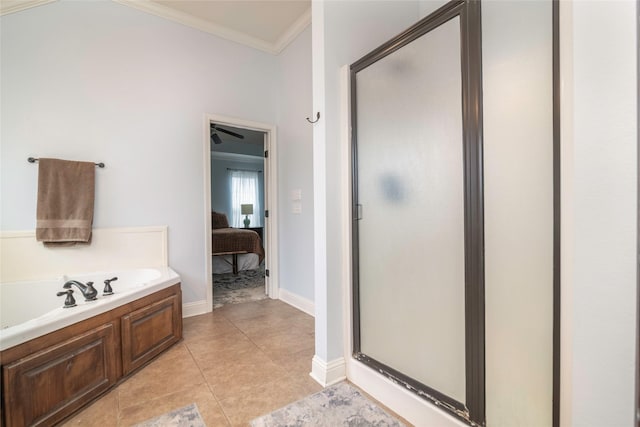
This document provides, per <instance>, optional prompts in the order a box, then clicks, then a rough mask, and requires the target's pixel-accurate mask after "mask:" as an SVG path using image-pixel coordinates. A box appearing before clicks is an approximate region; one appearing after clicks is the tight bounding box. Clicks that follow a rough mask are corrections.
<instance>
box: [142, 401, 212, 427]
mask: <svg viewBox="0 0 640 427" xmlns="http://www.w3.org/2000/svg"><path fill="white" fill-rule="evenodd" d="M134 427H207V425H206V424H205V423H204V421H202V417H201V416H200V412H199V411H198V406H197V405H196V404H195V403H192V404H191V405H189V406H185V407H184V408H180V409H176V410H174V411H171V412H168V413H166V414H164V415H160V416H159V417H156V418H152V419H150V420H147V421H145V422H143V423H140V424H136V425H135V426H134Z"/></svg>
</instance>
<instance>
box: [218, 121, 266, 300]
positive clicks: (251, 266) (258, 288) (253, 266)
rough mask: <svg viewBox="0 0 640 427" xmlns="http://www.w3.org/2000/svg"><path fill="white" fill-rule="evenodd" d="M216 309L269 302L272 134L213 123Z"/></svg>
mask: <svg viewBox="0 0 640 427" xmlns="http://www.w3.org/2000/svg"><path fill="white" fill-rule="evenodd" d="M210 152H211V164H210V166H211V169H210V170H211V174H210V175H211V229H212V234H211V236H212V238H211V254H212V255H211V266H212V292H213V302H212V306H213V309H214V310H215V309H218V308H221V307H223V306H224V305H228V304H239V303H243V302H250V301H258V300H261V299H265V298H268V293H269V292H268V287H267V275H268V274H269V271H268V268H267V267H266V263H267V259H268V257H267V255H268V254H267V250H266V248H267V247H268V245H267V243H268V242H267V240H266V237H267V235H268V233H267V218H268V210H267V209H266V206H267V202H268V197H267V191H266V189H267V182H268V181H267V180H268V177H267V167H268V165H267V163H266V155H267V153H268V134H267V132H264V131H261V130H254V129H248V128H244V127H237V126H231V125H229V124H226V123H220V122H216V121H211V122H210Z"/></svg>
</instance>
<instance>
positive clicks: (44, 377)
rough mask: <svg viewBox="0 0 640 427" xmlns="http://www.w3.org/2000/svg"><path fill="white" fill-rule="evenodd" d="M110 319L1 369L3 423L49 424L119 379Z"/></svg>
mask: <svg viewBox="0 0 640 427" xmlns="http://www.w3.org/2000/svg"><path fill="white" fill-rule="evenodd" d="M117 348H118V345H117V339H116V331H115V328H114V325H113V323H108V324H105V325H102V326H100V327H97V328H95V329H92V330H90V331H87V332H85V333H83V334H81V335H79V336H78V337H74V338H72V339H69V340H67V341H64V342H62V343H60V344H57V345H54V346H51V347H48V348H46V349H44V350H42V351H39V352H37V353H35V354H33V355H31V356H28V357H25V358H22V359H19V360H17V361H15V362H13V363H11V364H9V365H6V366H4V367H3V375H4V390H11V392H10V393H7V394H5V396H4V400H5V402H4V403H5V405H4V409H5V417H6V420H7V425H10V426H31V425H52V424H54V423H56V422H58V421H60V420H61V419H63V418H64V417H66V416H67V415H69V414H71V413H72V412H74V411H75V410H77V409H78V408H80V407H81V406H83V405H84V404H86V403H87V402H89V401H91V400H92V399H93V398H95V397H96V396H98V395H99V394H101V393H102V392H104V391H106V390H107V389H109V387H111V385H113V384H114V383H115V382H116V380H117V376H118V375H117V370H116V368H117V366H116V360H117Z"/></svg>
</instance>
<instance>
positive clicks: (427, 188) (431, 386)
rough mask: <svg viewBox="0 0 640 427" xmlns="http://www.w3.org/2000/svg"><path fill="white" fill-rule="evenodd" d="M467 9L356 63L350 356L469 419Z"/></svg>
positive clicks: (471, 185)
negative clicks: (352, 311) (352, 332)
mask: <svg viewBox="0 0 640 427" xmlns="http://www.w3.org/2000/svg"><path fill="white" fill-rule="evenodd" d="M460 10H462V12H464V11H465V9H464V7H463V8H462V9H458V10H457V11H455V10H453V11H452V10H449V12H450V13H449V14H446V13H445V14H440V15H439V16H437V17H436V19H435V20H433V21H428V22H426V23H425V24H424V29H423V31H422V32H421V34H418V35H417V36H414V37H412V38H411V40H410V41H409V42H405V43H406V44H404V45H403V46H402V47H401V48H396V47H394V44H393V43H392V42H393V41H392V42H391V43H390V44H388V45H386V46H384V45H383V46H382V47H381V48H379V49H378V51H374V52H372V54H371V56H370V57H369V58H367V57H365V58H363V59H362V60H361V61H360V62H359V63H356V64H354V65H353V66H352V109H353V111H352V114H353V115H352V117H353V123H352V126H353V132H354V135H353V138H354V153H353V162H354V163H353V167H354V175H353V180H354V317H355V319H354V343H355V348H354V356H355V357H356V359H359V360H361V361H363V362H365V363H367V364H369V365H371V366H372V367H374V368H376V369H377V370H379V371H381V372H383V373H384V374H386V375H387V376H389V377H391V378H393V379H395V380H399V381H400V382H401V383H403V384H404V385H405V386H407V387H408V388H410V389H413V390H414V391H417V392H418V393H419V394H422V395H423V396H425V395H426V396H427V397H428V398H430V399H432V400H434V401H436V402H437V403H438V404H440V405H443V406H447V407H448V408H449V409H450V410H451V411H452V412H454V413H456V415H459V416H462V417H463V418H465V419H469V418H468V414H469V411H468V406H467V402H468V400H469V399H468V396H469V393H468V392H469V390H468V384H469V383H468V381H469V375H468V369H469V364H468V363H467V357H468V354H469V352H468V351H469V348H467V347H468V339H469V334H468V326H469V322H470V321H471V320H473V319H471V318H469V317H468V315H467V310H468V309H469V307H470V304H468V302H467V300H468V298H469V294H468V292H467V289H468V287H469V286H474V282H473V279H470V275H472V274H473V272H472V271H470V270H469V268H468V267H467V265H468V263H470V262H472V260H471V258H472V257H473V256H474V255H475V256H477V255H478V254H477V253H471V252H469V251H470V249H471V246H472V245H470V244H469V241H470V239H472V238H473V237H474V233H478V232H480V233H481V227H480V228H479V229H474V228H473V225H474V224H477V223H478V218H476V217H475V216H474V212H473V206H472V203H471V202H470V200H471V199H473V197H476V198H477V194H474V190H477V188H478V187H477V186H478V185H479V184H478V182H479V180H478V179H475V178H474V177H473V174H474V173H475V174H477V173H478V171H477V170H475V169H473V167H471V166H470V165H469V163H473V164H478V163H477V157H474V156H477V155H478V153H477V150H470V146H471V145H472V142H473V141H471V137H472V136H473V133H472V132H467V130H466V129H467V128H466V127H465V120H466V119H465V108H468V107H469V106H470V104H469V103H468V101H467V103H466V104H465V99H468V97H466V95H465V94H466V93H467V92H468V91H469V86H468V83H467V82H465V77H466V76H468V72H467V69H468V64H467V60H466V59H465V58H466V57H465V52H466V50H465V46H464V40H463V38H464V35H465V34H466V32H465V31H463V29H464V28H465V26H466V23H467V20H466V19H467V17H466V16H465V15H464V14H461V13H460ZM467 113H468V111H467ZM469 141H471V142H469ZM480 200H481V197H480ZM474 221H475V222H474ZM480 224H481V222H480ZM469 254H471V255H469ZM476 317H477V315H476ZM474 345H475V346H476V347H478V345H477V343H476V344H474ZM483 405H484V401H482V402H481V403H480V404H478V406H482V407H483ZM460 414H464V415H460ZM479 416H480V417H483V413H482V414H481V415H479Z"/></svg>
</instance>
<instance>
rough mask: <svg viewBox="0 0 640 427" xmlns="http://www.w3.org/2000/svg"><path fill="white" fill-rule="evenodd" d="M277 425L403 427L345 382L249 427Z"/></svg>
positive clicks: (257, 420)
mask: <svg viewBox="0 0 640 427" xmlns="http://www.w3.org/2000/svg"><path fill="white" fill-rule="evenodd" d="M280 426H291V427H294V426H295V427H302V426H314V427H315V426H317V427H341V426H344V427H365V426H367V427H368V426H375V427H406V426H405V424H403V423H401V422H400V421H399V420H398V419H396V418H394V417H392V416H391V415H389V414H388V413H387V412H385V411H384V410H383V409H382V408H380V407H379V406H378V405H376V404H375V403H373V402H372V401H371V400H369V399H368V398H366V397H365V396H363V395H362V394H361V393H360V392H359V391H358V390H357V389H356V388H355V387H353V386H351V385H349V384H348V383H346V382H341V383H338V384H336V385H333V386H331V387H327V388H325V389H324V390H322V391H321V392H318V393H316V394H312V395H311V396H308V397H305V398H304V399H302V400H298V401H297V402H294V403H292V404H290V405H288V406H285V407H284V408H280V409H278V410H276V411H273V412H272V413H270V414H267V415H263V416H261V417H259V418H256V419H254V420H253V421H251V427H280Z"/></svg>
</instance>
